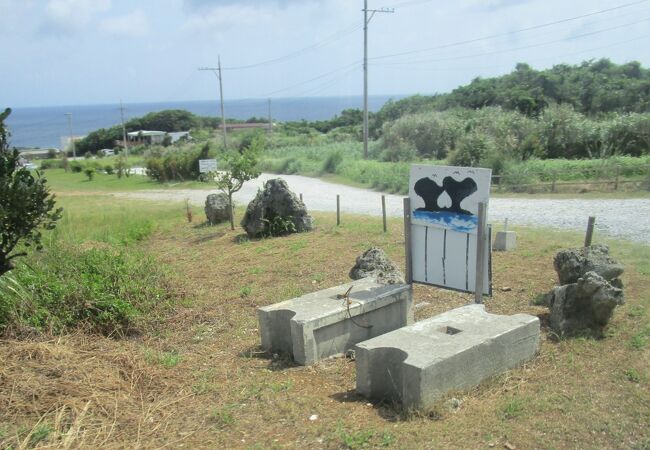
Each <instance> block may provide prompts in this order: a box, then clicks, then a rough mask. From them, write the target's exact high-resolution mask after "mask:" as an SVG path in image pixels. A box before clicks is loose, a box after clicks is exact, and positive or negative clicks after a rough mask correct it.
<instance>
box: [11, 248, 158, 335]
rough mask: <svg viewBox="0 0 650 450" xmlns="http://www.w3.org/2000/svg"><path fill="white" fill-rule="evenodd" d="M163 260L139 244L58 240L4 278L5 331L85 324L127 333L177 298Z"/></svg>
mask: <svg viewBox="0 0 650 450" xmlns="http://www.w3.org/2000/svg"><path fill="white" fill-rule="evenodd" d="M169 292H170V290H169V288H168V286H167V285H166V282H165V280H164V277H163V273H162V272H161V271H160V269H159V265H158V264H157V263H156V262H155V261H154V260H153V259H152V258H150V257H147V256H146V255H145V254H144V253H142V252H140V251H136V250H133V249H128V251H127V250H126V249H125V248H116V247H111V246H108V245H102V246H99V247H97V248H89V249H83V248H81V247H73V246H69V245H63V244H60V245H54V246H53V247H50V248H49V249H47V251H45V252H43V253H42V254H40V255H38V257H35V258H32V260H31V261H30V263H29V265H27V264H23V265H20V266H19V267H17V268H16V269H15V270H14V271H13V272H12V273H11V274H10V275H5V276H4V277H2V278H0V334H1V333H2V332H4V331H6V330H7V329H8V328H12V327H13V328H20V327H21V326H23V327H24V326H28V327H32V328H36V329H38V330H43V331H52V332H55V333H60V332H65V331H68V330H70V329H72V328H74V327H78V326H84V327H87V328H89V329H90V330H92V331H95V332H99V333H102V334H105V335H114V334H125V333H128V332H129V331H130V330H132V329H133V328H134V327H136V324H137V321H138V320H139V319H141V318H142V317H143V315H145V314H152V313H153V312H155V311H156V310H160V308H161V307H164V306H168V302H167V301H168V300H169V299H170V298H171V295H170V293H169Z"/></svg>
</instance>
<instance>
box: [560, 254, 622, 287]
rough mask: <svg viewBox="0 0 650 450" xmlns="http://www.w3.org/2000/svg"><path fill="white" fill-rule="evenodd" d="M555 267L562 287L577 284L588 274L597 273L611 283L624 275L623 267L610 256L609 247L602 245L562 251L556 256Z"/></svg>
mask: <svg viewBox="0 0 650 450" xmlns="http://www.w3.org/2000/svg"><path fill="white" fill-rule="evenodd" d="M553 265H554V266H555V271H556V272H557V275H558V278H559V279H560V284H561V285H565V284H569V283H576V282H577V281H578V278H581V277H583V276H584V275H585V274H586V273H587V272H595V273H597V274H598V275H600V276H601V277H603V278H604V279H605V280H607V281H609V282H610V283H611V282H612V280H615V279H617V278H618V277H620V276H621V274H622V273H623V266H622V265H621V264H619V263H617V262H616V261H615V260H614V259H613V258H612V257H610V256H609V247H607V246H606V245H602V244H596V245H592V246H591V247H587V248H571V249H567V250H562V251H560V252H558V254H557V255H555V259H554V261H553ZM616 283H620V280H619V281H617V282H616Z"/></svg>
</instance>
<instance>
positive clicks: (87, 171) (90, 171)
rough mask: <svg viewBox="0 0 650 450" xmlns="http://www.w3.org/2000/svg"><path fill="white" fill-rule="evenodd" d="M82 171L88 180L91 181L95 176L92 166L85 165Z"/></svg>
mask: <svg viewBox="0 0 650 450" xmlns="http://www.w3.org/2000/svg"><path fill="white" fill-rule="evenodd" d="M84 173H85V174H86V176H87V177H88V181H93V178H95V169H94V168H92V167H87V168H86V169H84Z"/></svg>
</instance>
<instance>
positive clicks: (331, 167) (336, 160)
mask: <svg viewBox="0 0 650 450" xmlns="http://www.w3.org/2000/svg"><path fill="white" fill-rule="evenodd" d="M342 161H343V153H342V152H341V151H340V150H334V151H332V152H331V153H330V154H329V155H327V157H326V158H325V161H323V172H325V173H336V168H337V167H338V166H339V164H341V162H342Z"/></svg>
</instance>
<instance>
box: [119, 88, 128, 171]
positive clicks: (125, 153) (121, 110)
mask: <svg viewBox="0 0 650 450" xmlns="http://www.w3.org/2000/svg"><path fill="white" fill-rule="evenodd" d="M120 117H121V119H122V141H123V142H124V156H125V157H126V160H127V161H128V159H129V141H128V140H127V139H126V127H125V126H124V106H122V99H120Z"/></svg>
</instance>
